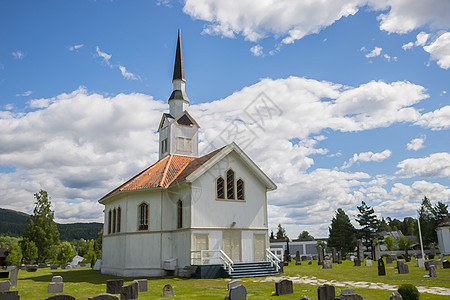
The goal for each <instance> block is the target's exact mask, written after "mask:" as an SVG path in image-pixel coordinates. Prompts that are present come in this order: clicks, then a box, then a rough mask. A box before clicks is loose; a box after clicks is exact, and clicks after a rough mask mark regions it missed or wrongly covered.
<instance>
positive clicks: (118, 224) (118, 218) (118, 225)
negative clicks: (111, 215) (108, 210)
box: [117, 207, 122, 232]
mask: <svg viewBox="0 0 450 300" xmlns="http://www.w3.org/2000/svg"><path fill="white" fill-rule="evenodd" d="M121 219H122V210H121V209H120V207H119V208H118V209H117V232H120V223H121V221H122V220H121Z"/></svg>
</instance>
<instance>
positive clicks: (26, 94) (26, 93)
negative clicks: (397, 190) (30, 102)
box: [16, 91, 33, 97]
mask: <svg viewBox="0 0 450 300" xmlns="http://www.w3.org/2000/svg"><path fill="white" fill-rule="evenodd" d="M32 93H33V92H32V91H25V92H23V93H21V94H16V97H28V96H30V95H31V94H32Z"/></svg>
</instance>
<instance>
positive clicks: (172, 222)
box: [162, 185, 191, 230]
mask: <svg viewBox="0 0 450 300" xmlns="http://www.w3.org/2000/svg"><path fill="white" fill-rule="evenodd" d="M162 193H163V204H162V216H163V217H162V228H163V230H177V229H178V228H177V226H178V200H181V201H182V202H183V218H182V219H183V227H182V228H188V227H189V225H190V209H191V205H190V202H191V196H190V195H191V194H190V186H189V185H180V186H177V187H174V188H171V189H168V190H164V191H163V192H162Z"/></svg>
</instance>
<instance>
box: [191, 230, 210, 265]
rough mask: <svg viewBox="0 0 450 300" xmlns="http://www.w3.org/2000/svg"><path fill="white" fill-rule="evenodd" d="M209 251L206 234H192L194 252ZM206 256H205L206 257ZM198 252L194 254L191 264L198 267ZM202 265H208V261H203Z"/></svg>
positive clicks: (199, 262) (199, 261)
mask: <svg viewBox="0 0 450 300" xmlns="http://www.w3.org/2000/svg"><path fill="white" fill-rule="evenodd" d="M201 250H209V235H208V234H207V233H194V251H201ZM206 256H207V255H205V257H206ZM200 258H201V256H200V252H194V255H193V264H196V265H200V264H201V263H202V262H201V260H200ZM203 263H204V264H208V263H209V261H208V260H203Z"/></svg>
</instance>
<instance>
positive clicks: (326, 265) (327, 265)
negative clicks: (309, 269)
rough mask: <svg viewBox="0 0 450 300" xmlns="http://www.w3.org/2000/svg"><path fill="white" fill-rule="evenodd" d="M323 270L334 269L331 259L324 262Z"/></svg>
mask: <svg viewBox="0 0 450 300" xmlns="http://www.w3.org/2000/svg"><path fill="white" fill-rule="evenodd" d="M322 269H333V262H332V261H331V260H329V259H325V260H324V261H323V265H322Z"/></svg>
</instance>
